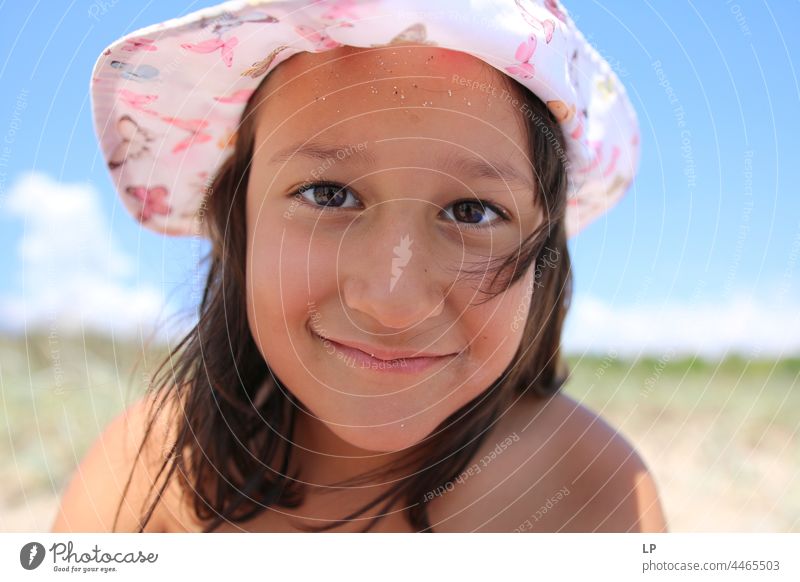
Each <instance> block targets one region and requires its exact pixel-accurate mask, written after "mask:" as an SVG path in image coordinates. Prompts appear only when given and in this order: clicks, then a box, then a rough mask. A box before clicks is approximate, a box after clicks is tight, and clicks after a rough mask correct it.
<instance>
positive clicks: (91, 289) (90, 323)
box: [0, 172, 166, 336]
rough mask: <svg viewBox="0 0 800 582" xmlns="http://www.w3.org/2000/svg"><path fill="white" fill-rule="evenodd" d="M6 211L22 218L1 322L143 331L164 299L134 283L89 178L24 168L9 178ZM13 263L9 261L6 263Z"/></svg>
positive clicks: (1, 301)
mask: <svg viewBox="0 0 800 582" xmlns="http://www.w3.org/2000/svg"><path fill="white" fill-rule="evenodd" d="M4 209H5V214H6V215H8V216H10V217H11V218H16V219H18V220H20V221H21V223H22V226H23V235H22V237H21V239H20V241H19V244H18V246H17V249H16V251H17V265H16V266H17V268H18V272H17V273H16V274H15V277H16V281H15V283H16V287H17V289H18V292H17V293H15V294H13V295H6V296H0V322H2V323H3V325H4V326H5V327H10V328H12V330H15V331H22V330H24V329H25V328H27V329H28V330H29V331H32V330H33V329H34V328H35V329H44V330H46V331H48V332H49V331H53V330H57V331H58V332H63V333H81V332H83V331H90V330H93V331H98V332H104V333H111V332H112V331H113V332H114V334H115V335H122V336H133V335H136V334H138V333H139V332H140V330H141V333H143V334H145V335H147V334H149V333H150V332H151V331H152V326H153V324H154V323H156V320H157V319H158V318H159V317H164V315H165V314H164V312H163V310H164V308H165V305H166V303H165V300H164V297H163V295H162V293H161V292H160V291H159V290H158V289H156V288H155V287H153V286H151V285H150V286H148V285H137V284H136V282H135V280H134V278H133V277H134V275H135V272H134V262H133V260H132V259H131V257H130V256H128V255H127V254H126V253H124V252H123V251H121V250H120V249H119V248H118V244H117V242H116V240H115V238H114V237H113V236H112V232H111V229H110V227H109V222H108V220H107V218H106V215H105V214H104V213H103V210H102V206H101V204H100V199H99V196H98V193H97V191H96V190H95V189H94V187H92V186H91V185H90V184H62V183H59V182H56V181H54V180H52V179H51V178H50V177H49V176H47V175H45V174H42V173H37V172H29V173H26V174H23V175H21V176H20V177H19V178H18V179H17V180H16V181H15V182H14V184H13V186H12V188H11V190H10V192H9V195H8V198H7V200H6V204H5V205H4ZM11 264H12V265H13V261H12V263H11Z"/></svg>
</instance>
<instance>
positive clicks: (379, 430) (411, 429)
mask: <svg viewBox="0 0 800 582" xmlns="http://www.w3.org/2000/svg"><path fill="white" fill-rule="evenodd" d="M401 424H404V425H405V426H404V427H400V424H392V425H387V426H379V427H364V428H348V427H343V426H329V427H328V428H329V429H330V430H331V431H332V432H334V433H335V434H336V435H337V436H338V437H339V438H340V439H342V440H343V441H345V442H347V443H348V444H350V445H352V446H354V447H358V448H359V449H363V450H365V451H369V452H373V453H395V452H397V451H402V450H404V449H407V448H409V447H413V446H414V445H416V444H417V443H419V442H420V441H421V440H422V439H424V438H425V437H426V436H427V435H428V433H424V434H419V433H418V431H417V430H415V429H418V427H416V425H415V423H413V422H404V423H401Z"/></svg>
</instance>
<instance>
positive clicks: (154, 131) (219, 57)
mask: <svg viewBox="0 0 800 582" xmlns="http://www.w3.org/2000/svg"><path fill="white" fill-rule="evenodd" d="M399 42H413V43H417V44H424V45H428V46H436V47H440V48H445V49H450V50H457V51H461V52H464V53H467V54H470V55H472V56H474V57H476V58H478V59H481V60H483V61H485V62H486V63H488V64H489V65H491V66H493V67H495V68H496V69H498V70H499V71H501V72H502V73H505V74H506V75H509V76H510V77H512V78H513V79H515V80H516V81H518V82H519V83H521V84H522V85H524V86H525V87H527V88H528V89H529V90H531V91H532V92H533V93H534V94H535V95H536V96H537V97H539V99H541V100H542V101H543V102H545V103H546V104H547V107H548V108H549V110H550V111H551V112H552V113H553V114H554V116H555V117H556V119H557V120H558V122H559V123H560V125H561V127H562V129H563V132H564V136H565V139H566V148H565V149H566V151H565V152H561V153H560V155H563V156H564V158H565V163H566V165H567V170H568V175H569V187H568V192H567V214H566V218H565V220H566V229H567V234H568V235H569V236H574V235H575V234H577V233H578V232H580V231H581V230H582V229H583V228H584V227H585V226H586V225H587V224H589V223H590V222H591V221H593V220H594V219H595V218H597V217H598V216H600V215H601V214H602V213H603V212H605V211H606V210H608V209H609V208H610V207H611V206H613V205H614V204H615V203H616V202H618V201H619V199H620V198H621V197H622V196H623V195H624V194H625V192H626V191H627V189H628V187H629V185H630V184H631V182H632V181H633V178H634V175H635V173H636V170H637V167H638V163H639V126H638V121H637V118H636V112H635V110H634V108H633V106H632V104H631V102H630V100H629V98H628V96H627V94H626V92H625V89H624V87H623V86H622V84H621V83H620V81H619V79H618V78H617V75H616V74H615V73H614V71H613V70H612V69H611V67H610V66H609V64H608V63H607V62H606V61H605V60H604V59H603V58H602V57H601V56H600V55H599V54H598V53H597V51H596V50H595V49H594V48H593V47H592V46H591V45H590V44H589V43H588V42H587V41H586V39H585V38H584V36H583V34H582V33H581V32H580V31H579V30H578V29H577V27H576V26H575V23H574V22H573V20H572V19H571V18H570V16H569V15H568V14H567V11H566V10H565V9H564V7H563V6H562V5H561V4H560V3H559V2H557V0H541V1H535V0H437V1H436V2H432V1H431V0H359V1H356V0H316V1H314V0H272V1H270V0H263V1H250V2H242V1H233V2H224V3H222V4H218V5H216V6H213V7H210V8H205V9H202V10H198V11H196V12H193V13H191V14H187V15H185V16H182V17H180V18H175V19H171V20H167V21H165V22H162V23H159V24H155V25H152V26H148V27H145V28H142V29H139V30H137V31H134V32H132V33H130V34H127V35H125V36H123V37H121V38H119V39H118V40H116V41H115V42H113V43H112V44H111V45H110V46H109V47H108V48H107V49H106V50H104V51H103V53H102V54H101V55H100V56H99V57H98V59H97V62H96V63H95V66H94V70H93V73H92V79H91V83H90V87H91V96H92V112H93V122H94V128H95V132H96V134H97V136H98V139H99V143H100V149H101V151H102V154H103V157H104V159H105V161H106V163H107V165H108V168H109V170H110V172H111V176H112V179H113V181H114V185H115V187H116V189H117V191H118V193H119V195H120V196H121V198H122V202H123V204H124V206H125V208H126V209H127V210H128V211H129V212H130V213H131V214H132V215H133V216H134V217H135V218H136V219H137V220H138V221H139V222H140V223H141V224H142V225H143V226H145V227H146V228H149V229H151V230H153V231H155V232H159V233H163V234H169V235H183V236H189V235H199V236H207V233H206V231H205V229H204V227H203V224H204V221H202V220H199V218H200V217H201V215H202V207H203V200H204V197H205V196H206V194H207V193H208V192H209V186H210V184H211V182H212V180H213V178H214V175H215V172H216V171H217V170H218V169H219V167H220V166H221V165H222V163H223V161H224V160H225V158H226V157H227V156H228V155H229V153H230V151H231V149H232V148H233V147H234V144H235V138H236V135H235V132H236V128H237V126H238V124H239V121H240V118H241V114H242V112H243V110H244V107H245V105H246V103H247V101H248V98H249V97H250V95H251V94H252V93H253V92H254V91H255V89H256V88H257V87H258V85H259V84H260V83H261V81H262V80H263V79H264V76H265V75H268V74H269V72H270V71H271V70H272V69H274V68H275V67H276V66H278V65H279V64H280V63H281V62H283V61H284V60H286V59H288V58H289V57H291V56H292V55H294V54H296V53H298V52H301V51H309V52H320V51H327V50H331V49H334V48H337V47H339V46H342V45H347V46H353V47H363V48H370V47H384V46H391V45H392V44H394V43H399Z"/></svg>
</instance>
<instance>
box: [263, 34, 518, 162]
mask: <svg viewBox="0 0 800 582" xmlns="http://www.w3.org/2000/svg"><path fill="white" fill-rule="evenodd" d="M256 98H257V100H261V101H260V105H259V106H258V109H257V114H256V121H255V123H256V141H257V144H258V149H266V150H267V151H275V150H277V149H283V148H285V147H286V146H287V145H290V144H295V143H297V142H298V141H299V142H302V141H304V140H311V141H327V142H332V143H342V144H346V143H362V142H364V141H367V142H369V143H370V144H371V147H370V149H371V151H372V152H374V153H376V154H378V155H379V157H381V158H383V159H389V160H391V163H395V164H396V163H400V160H399V159H398V158H399V157H403V158H408V159H407V160H405V161H409V162H411V161H413V160H414V159H416V160H418V161H425V160H427V159H428V156H427V155H426V152H429V151H431V150H432V149H435V150H437V151H439V152H444V151H445V150H450V151H456V150H460V152H462V153H463V152H465V151H466V152H468V153H472V154H474V155H476V156H478V157H486V158H487V159H490V160H502V161H503V162H506V163H508V164H509V165H516V166H517V169H518V170H519V169H523V170H524V171H526V172H527V174H532V171H527V170H525V169H526V168H527V167H528V166H529V165H530V162H529V161H528V159H527V156H528V148H527V138H526V134H525V126H524V123H523V113H522V112H521V111H520V109H519V103H515V102H514V100H516V95H512V94H510V93H509V87H508V85H507V84H506V82H505V79H504V75H503V74H502V73H500V72H499V71H497V70H496V69H494V68H493V67H491V66H490V65H488V64H487V63H485V62H483V61H481V60H480V59H477V58H475V57H473V56H471V55H468V54H465V53H461V52H458V51H451V50H447V49H443V48H438V47H428V46H419V45H393V46H390V47H380V48H372V49H365V48H356V47H339V48H337V49H334V50H329V51H325V52H320V53H308V52H302V53H298V54H296V55H294V56H293V57H291V58H289V59H288V60H286V61H284V62H283V63H281V64H280V65H279V66H278V67H276V68H275V70H273V71H272V72H271V73H270V75H269V76H268V77H267V79H266V80H265V82H264V84H263V85H262V87H261V89H260V90H259V95H258V96H256ZM373 144H374V145H373ZM257 155H258V154H257Z"/></svg>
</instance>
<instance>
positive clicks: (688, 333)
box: [564, 294, 800, 358]
mask: <svg viewBox="0 0 800 582" xmlns="http://www.w3.org/2000/svg"><path fill="white" fill-rule="evenodd" d="M774 299H775V298H774V297H773V298H770V297H764V298H757V297H754V296H752V295H746V294H737V295H733V296H731V297H730V298H729V299H725V300H720V301H712V302H707V303H689V302H686V303H676V302H672V303H664V304H663V305H628V306H626V305H621V306H613V305H609V304H608V303H605V302H603V301H601V300H599V299H597V298H595V297H592V296H590V295H576V297H575V300H574V302H573V303H572V306H571V307H570V313H569V315H568V317H567V324H566V326H565V333H564V349H565V351H567V352H569V353H582V352H585V351H586V352H594V353H607V352H609V351H611V350H615V351H616V352H617V353H618V354H620V355H637V354H640V353H641V354H658V355H660V354H665V353H667V352H668V351H671V352H672V353H674V354H676V355H678V354H685V355H692V354H699V355H702V356H707V357H710V358H718V357H724V356H725V355H726V353H728V354H730V353H739V354H741V355H744V356H748V357H770V356H774V357H780V356H783V357H787V356H796V355H798V353H800V304H797V303H795V304H793V305H790V304H787V302H786V301H784V299H785V296H784V297H780V298H779V300H774Z"/></svg>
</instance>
